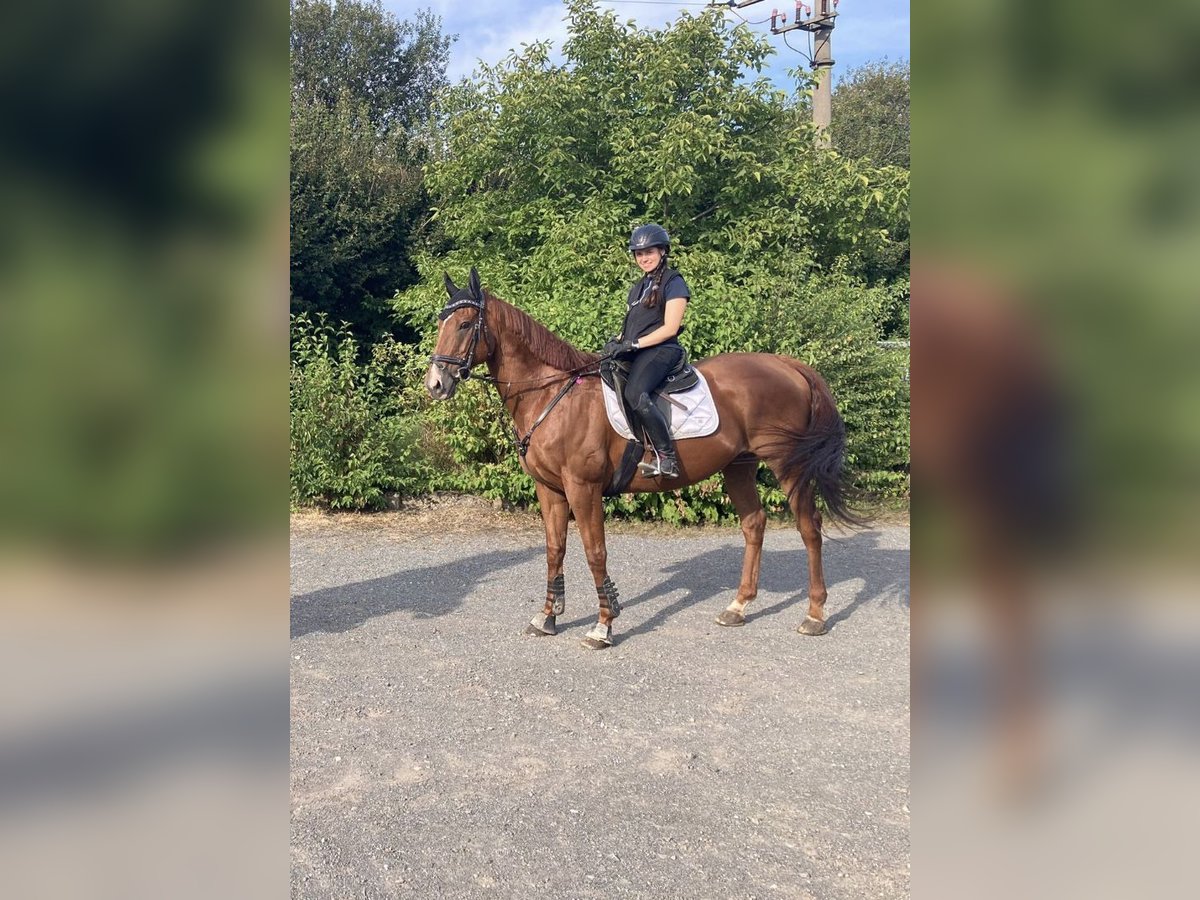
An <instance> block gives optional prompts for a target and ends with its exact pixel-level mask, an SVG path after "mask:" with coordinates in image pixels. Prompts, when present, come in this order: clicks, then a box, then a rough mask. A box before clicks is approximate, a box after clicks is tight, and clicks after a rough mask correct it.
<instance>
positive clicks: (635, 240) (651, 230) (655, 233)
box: [629, 223, 671, 253]
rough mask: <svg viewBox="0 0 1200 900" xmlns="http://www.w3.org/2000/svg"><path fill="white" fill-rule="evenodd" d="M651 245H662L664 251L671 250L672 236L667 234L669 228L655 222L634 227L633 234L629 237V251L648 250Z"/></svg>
mask: <svg viewBox="0 0 1200 900" xmlns="http://www.w3.org/2000/svg"><path fill="white" fill-rule="evenodd" d="M651 247H662V248H663V252H664V253H665V252H669V251H670V249H671V238H670V235H668V234H667V229H665V228H663V227H662V226H661V225H655V224H653V223H651V224H649V225H639V226H638V227H637V228H635V229H633V234H632V235H631V236H630V238H629V252H630V253H632V252H633V251H634V250H648V249H650V248H651Z"/></svg>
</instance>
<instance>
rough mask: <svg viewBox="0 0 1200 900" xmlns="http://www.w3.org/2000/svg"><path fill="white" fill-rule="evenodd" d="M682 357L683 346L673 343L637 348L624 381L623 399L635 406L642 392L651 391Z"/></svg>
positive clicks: (649, 392) (648, 392) (664, 379)
mask: <svg viewBox="0 0 1200 900" xmlns="http://www.w3.org/2000/svg"><path fill="white" fill-rule="evenodd" d="M682 359H683V348H682V347H680V346H679V345H678V344H674V343H668V344H658V345H656V346H654V347H647V348H646V349H645V350H639V351H638V352H637V353H636V354H635V355H634V357H633V362H632V363H630V365H629V378H628V379H626V381H625V399H626V400H627V401H628V402H629V405H630V406H632V407H636V406H637V405H638V400H640V399H641V397H642V394H651V393H653V392H654V391H655V390H656V389H657V388H658V386H659V385H660V384H662V383H663V382H664V381H666V380H667V376H668V375H669V374H671V370H672V369H673V368H675V367H676V366H677V365H679V361H680V360H682Z"/></svg>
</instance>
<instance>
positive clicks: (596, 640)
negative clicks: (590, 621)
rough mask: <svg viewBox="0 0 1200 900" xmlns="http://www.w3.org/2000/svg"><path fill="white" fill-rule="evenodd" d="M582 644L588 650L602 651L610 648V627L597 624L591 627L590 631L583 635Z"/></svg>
mask: <svg viewBox="0 0 1200 900" xmlns="http://www.w3.org/2000/svg"><path fill="white" fill-rule="evenodd" d="M582 644H583V646H585V647H587V648H588V649H589V650H603V649H605V648H606V647H611V646H612V626H611V625H601V624H599V623H597V624H595V625H593V626H592V630H591V631H589V632H588V633H587V634H586V635H584V637H583V641H582Z"/></svg>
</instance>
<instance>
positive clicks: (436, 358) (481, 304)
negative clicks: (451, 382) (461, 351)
mask: <svg viewBox="0 0 1200 900" xmlns="http://www.w3.org/2000/svg"><path fill="white" fill-rule="evenodd" d="M465 293H466V296H465V297H461V298H459V299H457V300H455V299H454V298H451V299H450V302H449V303H447V304H446V307H445V309H443V310H442V311H441V312H440V313H438V321H439V322H444V321H446V319H448V318H449V317H450V314H451V313H453V312H454V311H455V310H458V309H462V308H463V307H465V306H472V307H474V308H475V309H477V310H479V314H478V315H476V316H475V327H474V328H473V329H472V331H471V343H470V344H468V345H467V352H466V355H464V356H447V355H446V354H444V353H435V354H434V355H433V356H431V357H429V361H430V363H443V364H449V365H452V366H457V367H458V379H459V380H460V381H466V380H467V379H468V378H470V377H471V369H473V368H474V367H475V348H476V347H478V346H479V337H480V335H481V334H482V333H483V329H484V328H485V327H486V322H485V320H484V317H485V315H486V313H487V295H486V294H484V293H483V292H482V291H481V292H480V293H479V296H478V297H475V296H473V295H472V293H471V292H470V291H469V290H468V291H466V292H465Z"/></svg>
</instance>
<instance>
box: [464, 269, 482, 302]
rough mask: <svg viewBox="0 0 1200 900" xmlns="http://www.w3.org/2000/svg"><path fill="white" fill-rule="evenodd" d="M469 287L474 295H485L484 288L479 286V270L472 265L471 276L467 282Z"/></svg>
mask: <svg viewBox="0 0 1200 900" xmlns="http://www.w3.org/2000/svg"><path fill="white" fill-rule="evenodd" d="M467 287H468V288H470V290H471V295H472V296H474V297H483V290H482V289H481V288H480V287H479V272H477V271H476V270H475V267H474V266H471V278H470V280H469V281H468V282H467Z"/></svg>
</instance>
